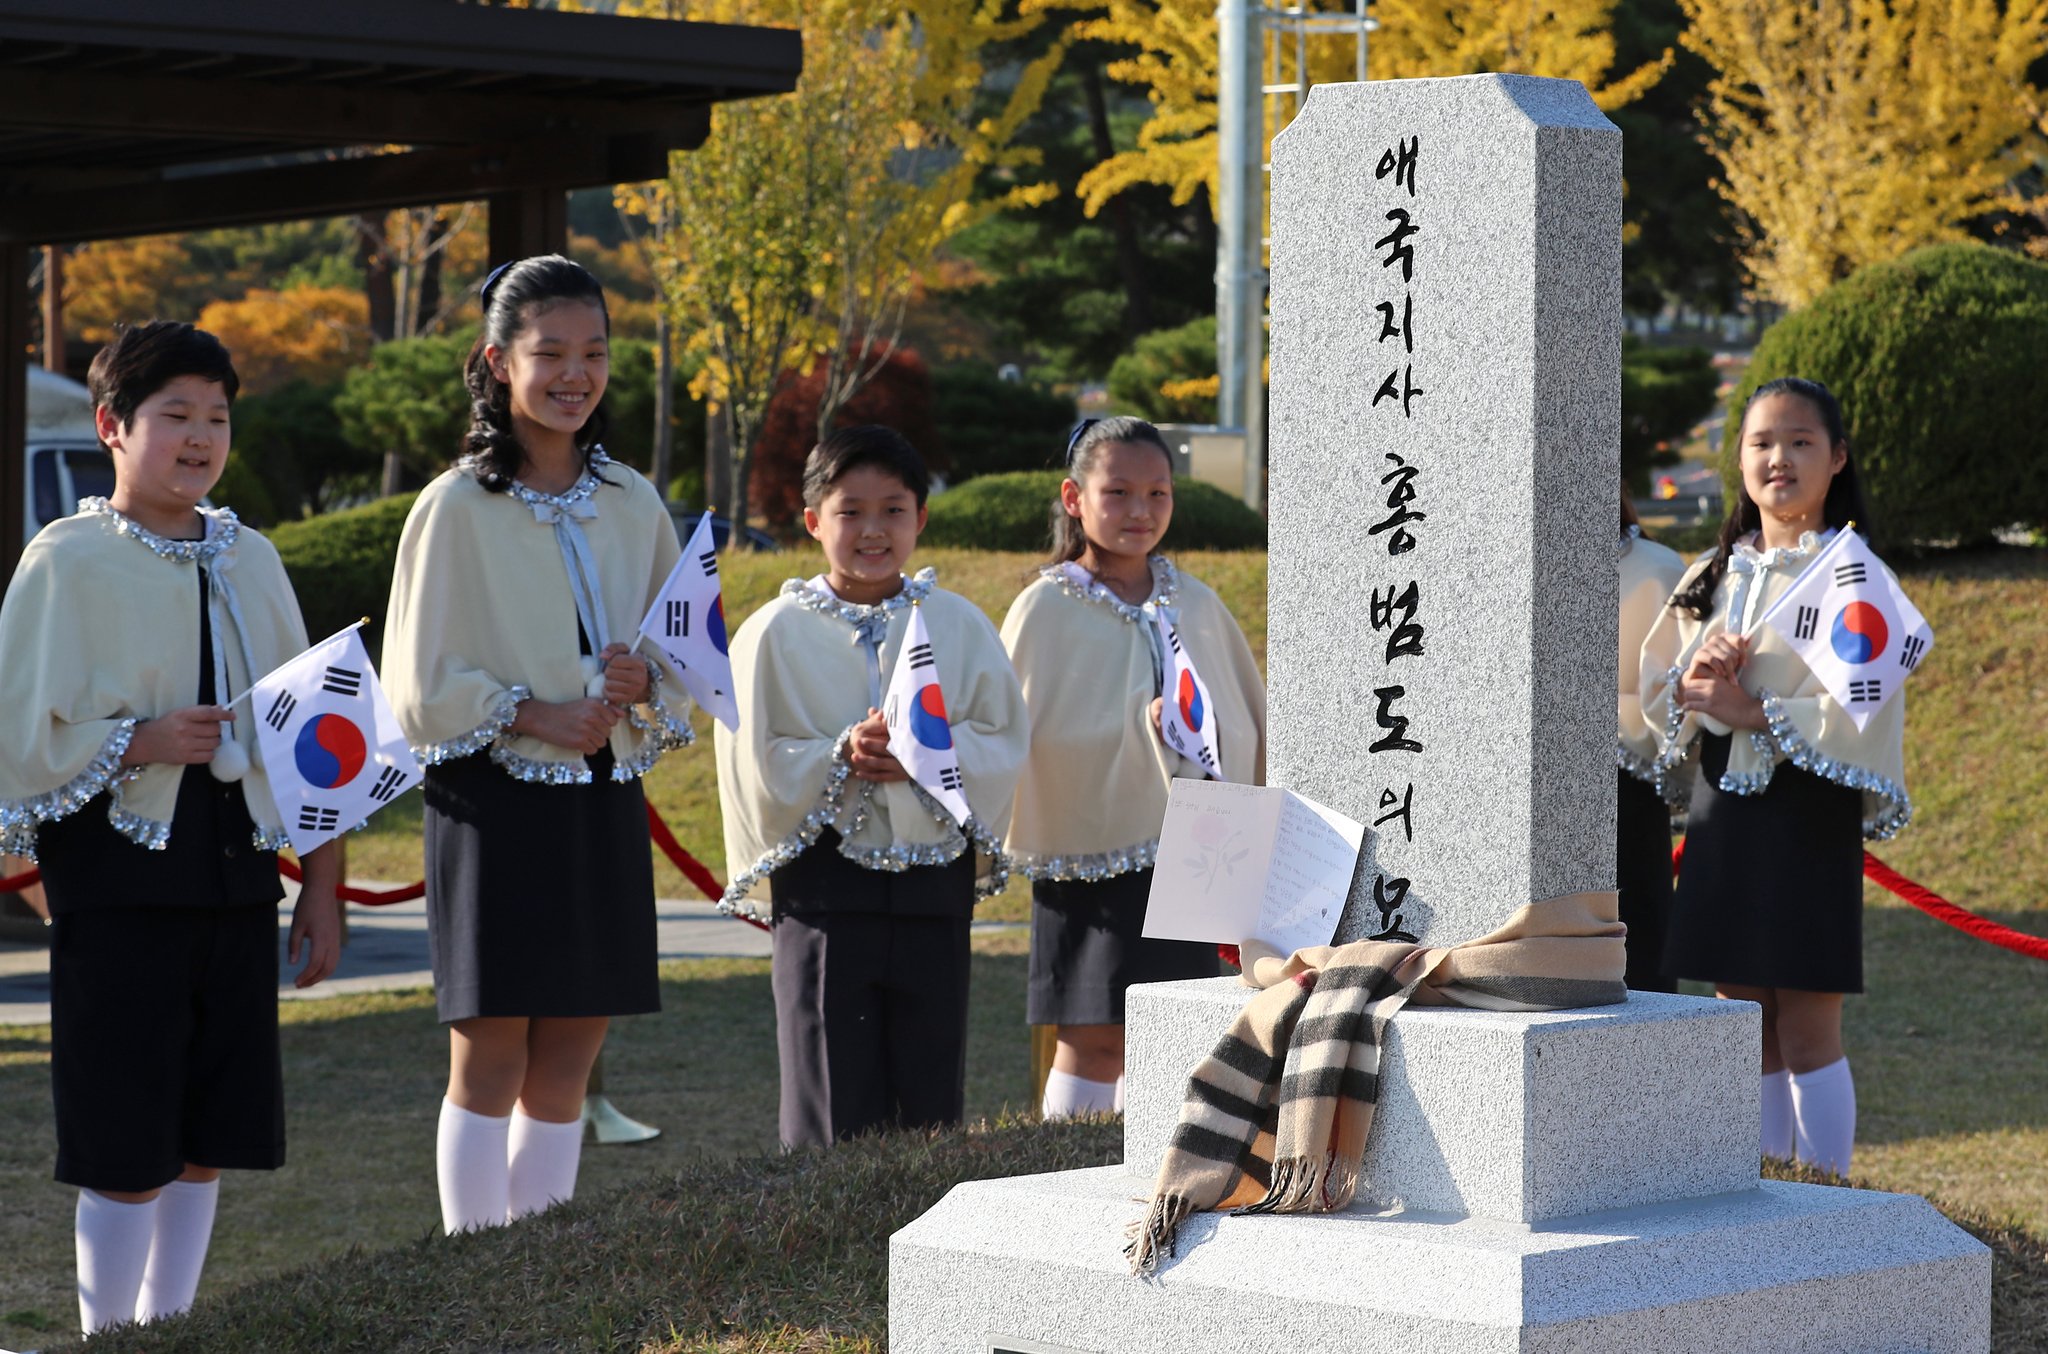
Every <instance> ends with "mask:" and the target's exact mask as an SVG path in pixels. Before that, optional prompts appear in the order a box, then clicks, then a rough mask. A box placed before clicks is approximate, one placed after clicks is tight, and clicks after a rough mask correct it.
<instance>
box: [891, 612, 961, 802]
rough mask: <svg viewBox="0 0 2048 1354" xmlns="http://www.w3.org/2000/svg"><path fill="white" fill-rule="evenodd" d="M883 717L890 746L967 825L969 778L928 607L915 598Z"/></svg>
mask: <svg viewBox="0 0 2048 1354" xmlns="http://www.w3.org/2000/svg"><path fill="white" fill-rule="evenodd" d="M882 718H883V719H884V720H885V721H886V722H887V723H888V725H889V752H890V754H891V755H892V756H894V757H895V758H896V760H897V761H899V762H901V763H903V769H904V770H905V771H907V772H909V773H910V778H911V779H912V780H914V781H916V782H917V783H918V784H919V785H921V786H923V787H924V788H925V790H926V791H927V792H929V793H930V795H931V797H932V798H933V799H936V800H938V801H939V803H941V804H943V805H944V806H945V808H946V812H948V813H950V814H952V815H953V821H954V822H956V823H960V824H962V825H964V824H965V823H966V822H967V819H968V818H969V817H970V816H971V815H972V813H973V810H972V809H970V808H969V807H968V805H967V784H966V782H965V781H964V780H963V779H962V778H961V775H960V753H959V750H958V749H956V748H955V747H954V746H953V725H952V721H950V720H949V719H947V718H946V695H945V693H944V692H943V691H941V690H939V661H938V659H937V658H935V657H933V656H932V636H931V632H930V631H929V630H927V629H925V624H924V610H923V608H921V607H919V606H917V605H915V604H913V605H912V606H911V608H910V624H909V625H908V626H907V627H906V628H905V630H904V632H903V648H902V649H901V650H900V651H898V653H897V654H896V670H895V671H894V672H892V673H890V674H889V689H888V691H886V692H885V693H884V694H883V696H882Z"/></svg>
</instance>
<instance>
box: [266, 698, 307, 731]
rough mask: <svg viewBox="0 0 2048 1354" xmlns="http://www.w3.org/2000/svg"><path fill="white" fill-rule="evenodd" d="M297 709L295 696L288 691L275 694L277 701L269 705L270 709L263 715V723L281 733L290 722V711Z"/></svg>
mask: <svg viewBox="0 0 2048 1354" xmlns="http://www.w3.org/2000/svg"><path fill="white" fill-rule="evenodd" d="M298 708H299V698H298V697H297V696H294V695H293V694H292V693H291V692H289V691H280V692H278V693H277V699H276V700H274V701H272V702H271V703H270V709H269V710H268V711H266V712H265V713H264V716H263V722H264V723H265V724H268V725H269V726H270V727H271V728H273V729H276V730H277V731H278V732H279V733H282V732H284V726H285V725H287V724H289V723H291V722H292V711H294V710H296V709H298Z"/></svg>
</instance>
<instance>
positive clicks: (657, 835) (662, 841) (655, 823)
mask: <svg viewBox="0 0 2048 1354" xmlns="http://www.w3.org/2000/svg"><path fill="white" fill-rule="evenodd" d="M647 833H648V835H649V836H651V837H653V838H654V844H655V845H656V846H658V847H660V848H661V853H662V854H663V855H665V856H667V857H668V858H669V862H670V863H671V864H673V865H674V866H675V867H676V868H677V869H678V870H681V871H682V872H683V877H684V878H685V879H687V880H689V881H690V882H691V883H692V884H695V885H696V886H697V891H698V892H699V893H702V894H703V895H704V896H705V897H706V898H709V899H710V900H711V901H712V902H714V903H715V902H717V901H718V900H719V899H720V898H722V897H724V896H725V885H723V884H721V883H719V882H718V876H717V875H715V874H713V873H711V871H709V870H707V869H705V868H704V863H703V862H702V861H700V860H698V859H697V858H696V857H695V856H693V855H691V854H690V853H689V852H688V851H685V850H684V849H683V844H682V843H681V842H679V841H677V840H676V834H675V833H673V832H671V831H669V830H668V824H667V823H664V822H662V821H661V815H660V814H658V813H656V812H655V811H654V805H652V804H649V805H648V806H647ZM733 915H734V916H735V917H738V918H739V919H740V920H741V921H743V922H745V923H746V924H747V925H749V926H753V927H757V928H759V929H760V930H763V931H766V930H768V929H769V926H768V923H767V922H764V921H762V920H760V919H759V918H758V917H749V916H747V915H746V914H745V913H744V912H735V913H733Z"/></svg>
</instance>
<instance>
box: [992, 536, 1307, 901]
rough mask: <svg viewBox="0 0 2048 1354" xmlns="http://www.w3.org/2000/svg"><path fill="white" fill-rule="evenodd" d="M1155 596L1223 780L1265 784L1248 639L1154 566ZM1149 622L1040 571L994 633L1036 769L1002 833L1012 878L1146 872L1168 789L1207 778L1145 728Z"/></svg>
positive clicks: (1197, 591)
mask: <svg viewBox="0 0 2048 1354" xmlns="http://www.w3.org/2000/svg"><path fill="white" fill-rule="evenodd" d="M1152 574H1153V584H1154V587H1153V597H1154V599H1155V600H1163V601H1164V602H1165V603H1166V605H1168V606H1170V607H1176V608H1178V609H1179V622H1178V625H1179V630H1180V636H1181V641H1182V643H1183V644H1184V645H1185V646H1186V647H1187V651H1188V653H1189V655H1190V656H1191V657H1192V658H1193V659H1194V663H1195V668H1196V670H1197V671H1199V672H1200V673H1201V674H1202V680H1203V682H1204V683H1206V684H1207V686H1208V688H1209V705H1210V708H1211V710H1212V711H1213V717H1214V719H1215V721H1216V731H1217V745H1218V750H1219V752H1220V753H1221V754H1222V772H1223V778H1224V779H1225V780H1231V781H1238V782H1244V783H1249V784H1254V785H1257V784H1263V783H1264V782H1265V778H1266V685H1265V682H1264V681H1263V680H1261V678H1260V676H1259V668H1258V663H1257V661H1256V660H1254V659H1253V657H1252V651H1251V646H1250V645H1249V644H1247V643H1245V638H1244V632H1243V631H1241V630H1239V629H1238V628H1237V622H1236V621H1235V620H1234V619H1232V617H1231V615H1230V612H1229V611H1228V610H1226V609H1225V607H1224V605H1223V602H1222V600H1221V599H1220V598H1218V597H1217V596H1216V594H1215V593H1214V592H1213V591H1211V590H1210V589H1209V587H1208V586H1207V585H1206V584H1204V583H1202V582H1201V581H1200V580H1199V579H1196V578H1192V577H1189V576H1188V575H1186V574H1183V573H1181V572H1180V571H1179V570H1177V569H1175V568H1174V567H1173V564H1172V563H1171V562H1170V561H1168V560H1167V559H1165V558H1164V557H1163V556H1157V555H1155V556H1154V557H1153V559H1152ZM1151 623H1152V622H1151V620H1150V618H1149V617H1147V616H1146V615H1145V613H1144V612H1143V611H1141V610H1140V609H1139V608H1138V607H1134V606H1132V605H1131V604H1130V603H1128V602H1126V601H1124V600H1123V599H1122V598H1120V597H1118V596H1117V595H1116V594H1115V593H1113V592H1111V591H1110V590H1109V589H1107V588H1105V587H1103V586H1102V585H1101V584H1100V583H1096V582H1094V581H1093V580H1089V581H1088V582H1086V583H1085V584H1084V583H1077V582H1076V581H1075V579H1074V578H1073V576H1072V575H1071V574H1070V573H1068V572H1066V571H1064V570H1062V569H1061V568H1060V567H1059V566H1057V565H1054V566H1049V567H1047V568H1045V569H1043V570H1041V571H1040V572H1039V577H1038V578H1036V579H1034V580H1033V581H1032V582H1031V583H1030V584H1029V585H1028V586H1027V587H1026V588H1025V589H1024V591H1023V592H1022V593H1020V594H1019V595H1018V597H1017V600H1016V601H1015V602H1013V603H1011V605H1010V613H1009V615H1008V616H1006V617H1005V618H1004V620H1003V645H1004V647H1005V648H1007V649H1008V650H1009V651H1010V661H1011V662H1013V663H1015V664H1016V666H1017V676H1018V678H1019V680H1021V681H1022V682H1023V684H1024V701H1025V704H1027V705H1029V706H1030V707H1031V760H1030V761H1029V762H1027V763H1026V764H1025V766H1024V776H1023V779H1021V780H1020V781H1019V782H1018V783H1017V812H1016V814H1015V815H1014V816H1013V817H1012V818H1011V820H1010V839H1009V845H1008V850H1009V853H1010V859H1011V862H1012V867H1013V868H1015V869H1017V870H1020V871H1022V872H1023V873H1024V874H1026V875H1029V876H1030V877H1031V878H1033V879H1088V880H1095V879H1109V878H1112V877H1114V876H1116V875H1120V874H1127V873H1129V872H1131V871H1133V870H1143V869H1146V868H1149V867H1150V866H1151V864H1152V861H1153V857H1154V856H1155V855H1156V854H1157V852H1158V849H1159V825H1160V823H1161V821H1162V820H1164V818H1165V816H1166V795H1167V790H1168V789H1169V787H1170V785H1171V783H1172V781H1173V778H1174V777H1175V776H1185V777H1189V778H1191V779H1193V778H1198V777H1200V776H1202V775H1203V774H1204V773H1203V770H1202V768H1201V767H1200V766H1198V765H1197V764H1196V763H1194V762H1192V761H1189V760H1187V759H1186V758H1184V757H1182V756H1181V755H1180V754H1179V753H1177V752H1174V751H1173V750H1172V749H1170V748H1168V747H1167V746H1166V744H1165V743H1164V742H1163V741H1162V740H1161V739H1160V737H1159V731H1158V730H1157V729H1156V728H1155V727H1154V726H1153V724H1152V717H1151V713H1150V708H1151V704H1152V698H1153V697H1154V696H1155V695H1157V694H1158V691H1159V686H1158V681H1159V678H1158V675H1157V664H1156V661H1155V659H1154V656H1153V648H1152V642H1151V640H1150V638H1149V637H1148V636H1147V633H1146V630H1147V627H1148V626H1150V625H1151Z"/></svg>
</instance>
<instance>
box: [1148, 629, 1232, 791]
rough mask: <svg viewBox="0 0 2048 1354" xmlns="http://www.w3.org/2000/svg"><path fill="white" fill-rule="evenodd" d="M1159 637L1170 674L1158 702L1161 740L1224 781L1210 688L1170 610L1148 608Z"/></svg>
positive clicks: (1206, 771)
mask: <svg viewBox="0 0 2048 1354" xmlns="http://www.w3.org/2000/svg"><path fill="white" fill-rule="evenodd" d="M1145 610H1146V611H1147V612H1148V613H1150V615H1151V617H1152V624H1153V626H1154V627H1155V628H1156V629H1157V631H1158V634H1159V643H1160V645H1161V652H1162V653H1164V654H1165V655H1166V659H1167V662H1166V663H1165V664H1164V668H1165V670H1166V671H1167V672H1168V673H1170V676H1169V677H1168V679H1167V682H1166V689H1165V690H1164V691H1163V692H1162V693H1161V696H1162V697H1163V699H1161V701H1160V702H1159V736H1160V737H1161V738H1164V739H1165V740H1166V745H1167V746H1168V747H1170V748H1172V749H1173V750H1174V751H1175V752H1178V753H1179V754H1180V755H1181V756H1183V757H1185V758H1187V759H1188V760H1189V761H1191V762H1196V763H1199V764H1200V766H1201V768H1202V771H1203V773H1204V774H1205V775H1207V776H1208V777H1209V779H1211V780H1222V779H1223V761H1222V753H1221V751H1220V750H1219V749H1218V748H1217V746H1216V711H1215V707H1213V706H1212V705H1210V704H1209V686H1208V683H1206V682H1204V681H1203V680H1202V674H1201V673H1199V672H1197V671H1195V660H1194V658H1193V656H1192V655H1190V654H1189V653H1188V650H1187V645H1185V644H1183V643H1182V642H1181V637H1180V626H1179V625H1178V624H1177V618H1176V616H1175V615H1174V612H1173V609H1172V608H1171V607H1163V606H1156V605H1150V606H1147V607H1146V608H1145Z"/></svg>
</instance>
